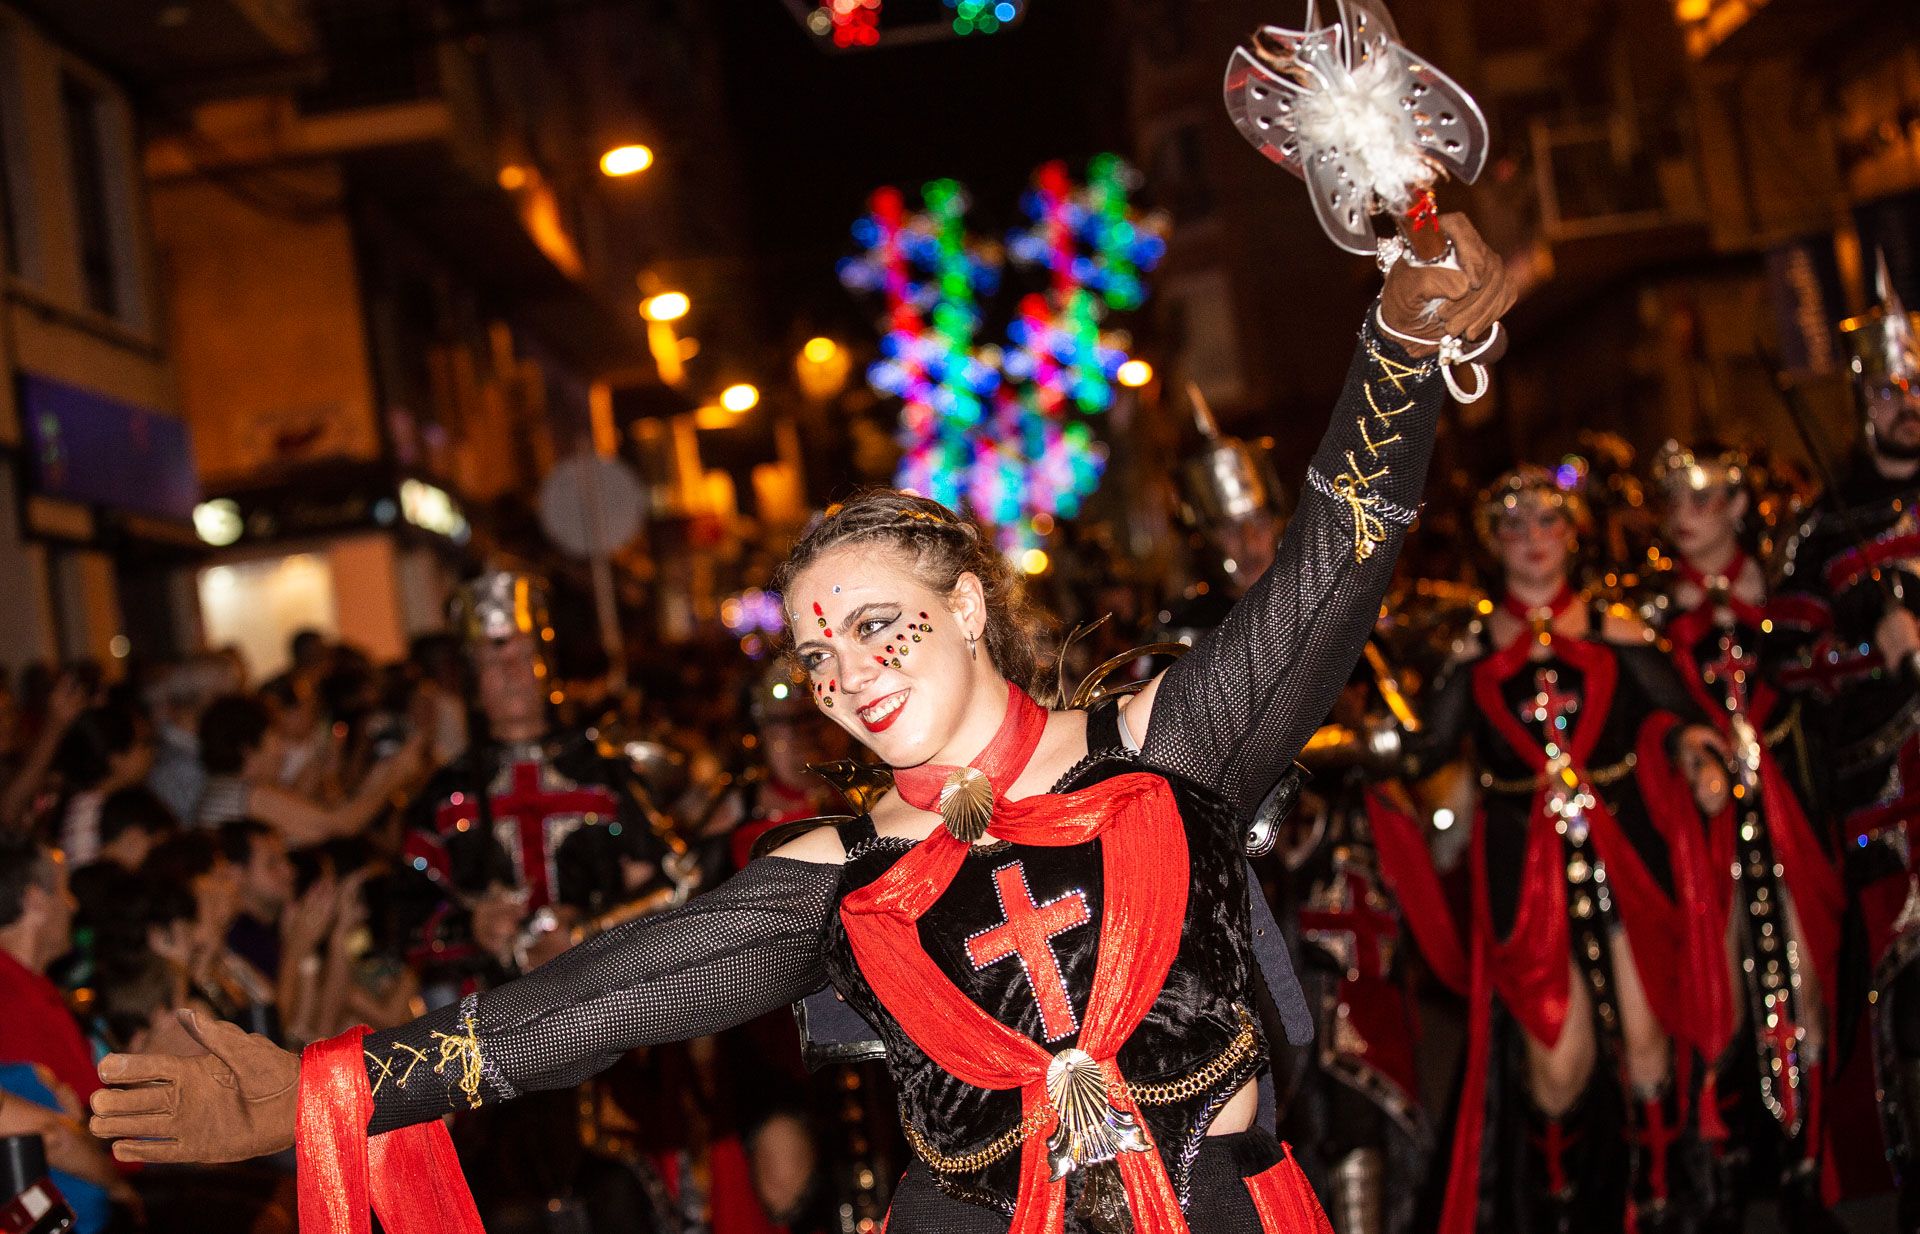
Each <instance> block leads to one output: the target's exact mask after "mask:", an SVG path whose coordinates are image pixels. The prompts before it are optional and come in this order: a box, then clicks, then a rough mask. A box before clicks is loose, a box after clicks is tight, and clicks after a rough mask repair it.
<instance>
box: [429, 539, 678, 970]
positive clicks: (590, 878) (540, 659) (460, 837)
mask: <svg viewBox="0 0 1920 1234" xmlns="http://www.w3.org/2000/svg"><path fill="white" fill-rule="evenodd" d="M452 616H453V622H454V626H455V628H456V630H457V631H458V633H459V634H460V636H461V638H462V640H463V642H464V643H465V645H466V648H467V653H468V659H469V663H470V666H471V670H472V679H473V684H474V695H475V699H476V702H477V707H478V712H479V715H480V718H481V720H482V721H483V724H482V725H481V727H480V731H479V734H478V740H476V741H475V743H474V744H473V745H472V746H471V747H470V748H469V749H468V750H467V751H466V752H465V753H463V754H462V755H460V756H459V757H458V758H456V759H455V760H454V761H453V762H451V763H449V764H448V765H447V766H445V767H443V768H441V770H440V771H439V772H438V773H436V774H435V775H434V776H433V777H432V779H431V780H429V781H428V783H427V785H426V787H425V788H424V789H423V790H422V791H421V792H420V794H419V795H418V796H417V797H416V798H415V799H414V801H413V804H412V805H411V806H410V807H409V811H408V821H409V824H410V828H409V833H408V837H407V842H406V856H407V859H408V861H409V863H410V864H411V865H412V867H413V868H414V870H415V871H417V872H418V873H419V874H421V875H423V876H424V877H425V879H426V880H427V881H428V882H429V883H430V884H431V885H432V887H433V888H434V893H433V894H432V895H431V896H430V897H429V899H430V900H432V901H433V907H432V909H431V911H430V913H429V914H428V915H427V918H426V920H425V922H424V924H423V926H422V928H421V929H420V931H419V943H418V946H417V948H416V952H415V954H414V956H413V957H411V958H413V959H414V960H416V961H417V962H419V963H421V964H422V966H423V967H424V968H426V970H427V971H428V972H429V973H431V974H437V975H440V976H442V977H443V978H445V979H448V980H451V981H452V982H454V983H455V984H457V985H461V986H465V987H468V988H471V986H472V985H473V984H474V983H475V982H476V981H484V980H486V979H488V978H487V974H488V973H489V971H490V970H496V971H498V972H505V973H510V972H512V971H514V970H516V969H519V968H522V967H525V966H526V965H527V964H528V963H530V962H537V961H538V960H539V959H543V958H546V957H548V956H551V955H552V954H555V953H556V952H557V951H558V950H561V949H564V947H565V946H566V942H567V940H568V938H569V937H570V936H571V933H572V931H573V930H574V929H575V928H577V927H581V926H584V925H585V924H587V923H588V922H589V921H591V920H593V919H595V918H599V917H603V916H604V915H606V914H608V913H610V912H613V911H615V910H617V909H621V908H623V907H624V906H627V905H630V904H632V903H633V902H634V901H636V900H639V899H641V898H642V897H643V896H645V895H647V894H648V893H651V892H656V891H658V890H659V888H660V884H661V874H662V863H663V862H664V861H665V859H666V858H667V857H668V856H669V845H668V844H667V843H666V841H665V839H664V838H663V837H665V836H666V835H668V834H669V833H668V832H667V830H666V828H665V826H664V824H663V823H662V821H661V820H660V819H659V818H658V816H657V814H656V812H655V811H654V810H653V808H652V806H651V804H650V803H649V801H648V799H647V796H646V793H645V790H644V788H643V787H642V786H641V784H640V781H639V780H638V778H637V776H636V775H635V773H634V771H633V768H632V766H631V764H630V763H628V762H627V761H626V760H624V759H618V758H611V757H607V756H606V755H604V754H603V753H602V752H601V751H600V749H599V748H598V746H597V745H596V744H595V743H594V741H593V740H591V739H590V738H588V737H587V735H586V734H585V733H580V732H570V731H561V730H558V729H556V727H555V726H554V723H553V720H552V712H551V710H550V708H551V705H552V695H553V693H554V689H555V687H554V679H553V673H552V666H551V663H550V659H549V657H550V650H551V648H552V645H553V641H554V630H553V626H552V624H551V622H550V621H549V618H548V610H547V596H546V589H545V585H544V584H543V583H542V582H541V581H540V580H539V579H537V578H534V577H532V576H529V575H524V574H514V573H509V572H505V571H497V572H493V573H488V574H484V575H482V576H480V577H479V578H477V579H475V580H473V581H472V582H469V583H467V584H466V585H464V586H463V587H462V588H461V589H460V592H459V594H458V595H457V596H456V597H455V600H454V603H453V606H452Z"/></svg>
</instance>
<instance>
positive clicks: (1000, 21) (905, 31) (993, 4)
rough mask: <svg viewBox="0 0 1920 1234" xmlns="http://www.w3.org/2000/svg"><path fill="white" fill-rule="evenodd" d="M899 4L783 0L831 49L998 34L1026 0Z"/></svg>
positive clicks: (1022, 9)
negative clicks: (891, 6)
mask: <svg viewBox="0 0 1920 1234" xmlns="http://www.w3.org/2000/svg"><path fill="white" fill-rule="evenodd" d="M944 3H945V8H944V12H943V10H942V6H941V5H935V4H931V3H921V4H901V5H897V6H895V8H894V10H893V11H892V12H888V11H887V10H886V7H885V3H884V0H786V5H787V8H788V9H789V10H790V11H791V12H792V13H793V15H794V16H795V17H796V18H798V19H799V21H800V22H801V24H802V25H804V26H805V27H806V28H807V31H808V33H810V34H812V35H813V36H814V37H815V38H816V39H818V40H819V41H820V42H822V43H830V44H832V46H833V48H834V50H836V51H865V50H868V49H870V48H875V47H880V46H882V45H893V44H898V45H905V44H909V43H925V42H929V41H932V40H936V39H953V38H966V37H969V36H972V35H981V34H999V33H1001V32H1003V31H1005V30H1008V29H1011V28H1012V27H1013V26H1015V25H1016V24H1018V23H1019V22H1020V21H1021V20H1022V19H1023V18H1025V17H1026V13H1027V0H944Z"/></svg>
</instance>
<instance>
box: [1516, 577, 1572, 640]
mask: <svg viewBox="0 0 1920 1234" xmlns="http://www.w3.org/2000/svg"><path fill="white" fill-rule="evenodd" d="M1579 598H1580V597H1579V594H1578V593H1576V592H1575V591H1574V589H1573V584H1571V583H1568V582H1566V581H1565V580H1562V581H1561V583H1560V590H1559V591H1556V592H1555V593H1554V594H1553V599H1551V600H1548V601H1547V602H1546V603H1545V604H1525V603H1522V602H1521V601H1520V600H1518V599H1516V598H1515V597H1514V594H1513V593H1512V592H1508V593H1507V594H1506V595H1505V596H1503V597H1501V600H1500V607H1501V608H1504V609H1506V610H1507V612H1508V613H1510V614H1511V615H1512V616H1513V617H1515V618H1516V619H1518V620H1519V621H1520V622H1521V623H1522V624H1524V625H1525V626H1526V627H1527V628H1528V629H1529V630H1531V629H1533V628H1534V627H1535V626H1545V627H1547V628H1548V629H1551V628H1552V627H1553V623H1554V622H1555V621H1557V620H1559V617H1560V614H1562V613H1564V612H1566V611H1567V610H1568V609H1570V608H1572V607H1573V602H1574V601H1575V600H1577V599H1579ZM1541 614H1545V616H1544V617H1543V616H1541Z"/></svg>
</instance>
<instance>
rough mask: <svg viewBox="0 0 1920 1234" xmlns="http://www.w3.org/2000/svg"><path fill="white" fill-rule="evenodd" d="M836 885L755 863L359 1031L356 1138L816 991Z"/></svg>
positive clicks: (548, 1083) (509, 1093)
mask: <svg viewBox="0 0 1920 1234" xmlns="http://www.w3.org/2000/svg"><path fill="white" fill-rule="evenodd" d="M839 883H840V867H839V866H836V865H823V864H817V863H813V862H806V861H792V860H789V859H787V858H784V857H762V858H760V859H759V860H757V861H754V862H752V863H751V864H749V865H748V866H747V868H746V869H744V870H742V871H741V872H740V873H739V874H737V875H735V876H734V877H733V878H731V879H729V880H727V882H725V883H723V884H722V885H721V886H719V887H717V888H715V889H714V890H713V891H711V892H709V893H707V894H706V895H703V896H700V897H698V898H696V899H694V900H693V901H691V902H689V903H688V904H686V905H684V906H683V907H681V908H679V909H676V910H674V911H673V912H671V913H666V914H662V915H661V916H658V917H649V918H646V919H644V920H641V921H634V922H630V923H628V924H626V925H624V926H621V927H619V928H617V929H614V930H610V931H608V932H607V933H605V934H602V935H600V936H599V937H598V938H594V939H591V940H589V941H587V942H585V943H582V944H580V945H579V946H578V947H575V948H573V949H572V950H571V951H568V952H566V953H565V954H564V955H561V956H560V957H559V958H557V959H555V960H552V961H550V962H549V963H547V964H544V965H542V966H541V967H540V968H537V969H535V970H534V971H533V972H531V973H529V974H527V975H526V976H524V977H522V978H520V979H519V980H518V981H512V982H509V983H507V984H506V985H503V986H500V987H499V988H497V989H494V990H490V991H488V992H487V993H485V994H480V995H470V996H468V997H467V998H465V999H463V1000H461V1001H460V1002H459V1003H457V1004H454V1005H452V1006H448V1007H443V1008H441V1009H440V1010H438V1011H435V1012H432V1013H430V1014H428V1015H425V1016H422V1017H421V1018H420V1019H418V1020H415V1021H413V1022H412V1023H411V1024H404V1025H402V1026H400V1027H399V1028H394V1029H387V1030H383V1031H381V1032H376V1033H369V1034H368V1035H367V1039H366V1063H367V1078H368V1082H369V1083H370V1084H371V1086H372V1088H373V1119H372V1121H371V1122H370V1123H369V1124H368V1127H367V1130H368V1133H369V1134H375V1133H378V1132H382V1131H391V1130H393V1129H394V1128H396V1127H404V1126H407V1125H408V1124H410V1123H418V1122H425V1121H426V1120H428V1119H431V1118H438V1117H439V1116H441V1115H443V1114H446V1113H448V1112H449V1111H451V1110H461V1109H467V1108H470V1107H473V1106H478V1105H482V1104H486V1103H488V1102H493V1101H502V1100H506V1099H509V1098H512V1097H515V1096H518V1095H519V1094H520V1093H523V1092H528V1091H534V1090H539V1089H549V1088H564V1087H566V1086H568V1085H570V1084H577V1083H579V1082H580V1081H581V1080H584V1079H586V1078H587V1077H588V1076H591V1075H594V1074H595V1073H597V1072H600V1071H603V1070H605V1069H606V1068H607V1067H610V1066H612V1065H613V1063H614V1060H616V1059H617V1058H619V1056H620V1055H621V1054H622V1053H624V1052H625V1051H627V1050H630V1049H632V1048H633V1047H635V1046H640V1045H650V1044H654V1043H657V1042H662V1041H678V1040H683V1039H685V1038H689V1037H699V1036H704V1035H705V1034H707V1033H713V1032H718V1031H719V1030H721V1029H723V1028H729V1027H731V1026H733V1025H736V1024H740V1023H744V1022H745V1021H747V1020H750V1019H752V1018H753V1017H754V1016H757V1015H761V1014H764V1013H765V1012H768V1011H771V1010H774V1009H775V1008H778V1007H782V1006H785V1005H786V1004H788V1003H791V1002H793V1001H794V1000H795V999H797V998H800V997H802V996H804V995H807V994H810V993H812V992H813V991H814V990H817V989H819V988H820V987H821V985H823V984H824V983H825V982H826V971H825V969H824V968H823V967H822V964H821V958H820V953H821V946H822V937H823V933H824V931H825V927H826V921H827V914H828V913H829V912H830V911H831V910H832V907H833V905H834V902H835V899H836V896H837V892H838V888H839Z"/></svg>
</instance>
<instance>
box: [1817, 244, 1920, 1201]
mask: <svg viewBox="0 0 1920 1234" xmlns="http://www.w3.org/2000/svg"><path fill="white" fill-rule="evenodd" d="M1879 283H1880V286H1879V292H1880V299H1881V306H1880V307H1879V308H1877V309H1875V310H1874V311H1872V312H1870V313H1868V314H1866V315H1865V316H1862V317H1856V318H1852V319H1850V320H1848V321H1845V322H1842V323H1841V325H1840V332H1841V335H1842V337H1843V339H1844V340H1845V343H1846V346H1847V351H1848V354H1849V357H1850V368H1851V370H1852V373H1853V389H1854V393H1855V395H1856V397H1857V399H1858V404H1859V409H1860V412H1861V415H1862V433H1861V440H1860V444H1859V446H1858V447H1857V449H1856V450H1855V451H1854V454H1853V457H1852V460H1851V461H1850V463H1849V464H1848V466H1847V467H1846V469H1845V470H1844V472H1843V473H1842V475H1841V476H1840V478H1839V479H1838V480H1837V481H1836V482H1835V484H1834V486H1833V487H1832V488H1831V490H1830V491H1828V492H1827V493H1825V494H1824V495H1823V496H1822V497H1821V499H1820V501H1819V502H1818V504H1817V505H1816V506H1815V507H1814V509H1813V510H1812V512H1811V513H1810V514H1809V515H1808V517H1807V519H1806V520H1805V522H1804V523H1803V524H1802V525H1801V527H1800V529H1799V531H1798V532H1797V533H1796V534H1795V535H1794V536H1793V538H1792V539H1791V540H1790V541H1789V543H1788V545H1787V550H1786V562H1785V567H1784V584H1783V589H1784V590H1785V591H1787V592H1788V593H1790V594H1791V595H1793V596H1794V597H1795V599H1796V603H1797V604H1798V605H1799V606H1800V607H1801V609H1802V610H1803V613H1804V616H1803V618H1802V621H1801V626H1802V630H1803V632H1804V633H1805V634H1806V635H1807V636H1808V647H1809V651H1808V653H1807V654H1806V656H1805V657H1804V658H1803V660H1802V662H1801V663H1800V664H1799V665H1797V666H1795V667H1794V668H1793V669H1792V670H1791V671H1790V672H1789V673H1788V674H1787V680H1789V681H1790V682H1791V683H1793V684H1795V685H1797V686H1798V687H1800V689H1801V691H1802V693H1803V696H1804V697H1805V699H1806V701H1807V704H1808V706H1809V707H1811V708H1812V709H1813V710H1814V711H1815V712H1816V713H1817V715H1818V717H1819V723H1820V727H1821V730H1822V735H1823V736H1824V738H1825V740H1826V742H1827V744H1828V752H1829V757H1828V759H1827V760H1826V764H1827V771H1828V776H1827V791H1828V793H1829V802H1830V805H1831V808H1832V810H1833V812H1834V813H1835V814H1836V815H1837V816H1838V817H1839V819H1840V822H1839V826H1840V831H1841V836H1840V840H1841V844H1842V847H1843V850H1844V851H1845V852H1846V854H1847V857H1848V862H1847V877H1848V881H1849V883H1851V884H1852V886H1853V889H1854V893H1855V895H1856V896H1857V897H1858V900H1859V904H1860V909H1861V915H1862V917H1863V918H1864V920H1865V925H1866V932H1867V945H1868V948H1869V955H1870V957H1871V962H1872V963H1873V965H1874V977H1873V981H1874V987H1875V994H1874V997H1873V1000H1872V1015H1873V1021H1874V1032H1873V1041H1874V1057H1875V1061H1876V1065H1877V1066H1878V1068H1879V1073H1880V1074H1879V1091H1880V1095H1881V1115H1882V1126H1883V1129H1884V1131H1885V1133H1886V1137H1887V1150H1888V1159H1889V1161H1890V1163H1891V1164H1892V1165H1893V1168H1894V1172H1895V1175H1896V1177H1897V1178H1898V1180H1899V1183H1900V1204H1901V1214H1902V1221H1903V1228H1906V1229H1914V1228H1920V1161H1916V1160H1915V1153H1916V1152H1920V1015H1916V1014H1915V1012H1914V1009H1915V1008H1916V1007H1917V1006H1920V965H1917V964H1914V963H1913V960H1914V959H1915V957H1916V956H1920V928H1915V927H1916V923H1917V922H1920V883H1916V881H1915V877H1914V860H1915V854H1916V852H1920V849H1916V846H1915V845H1914V843H1913V834H1912V833H1913V828H1914V824H1915V822H1916V821H1920V689H1916V672H1915V656H1916V654H1917V653H1920V619H1916V617H1915V613H1916V611H1920V315H1916V314H1909V313H1908V312H1907V311H1906V309H1905V308H1904V306H1903V305H1902V304H1901V302H1900V298H1899V296H1898V295H1897V294H1895V291H1894V288H1893V285H1892V281H1891V279H1889V278H1888V277H1887V271H1886V265H1885V262H1884V261H1883V262H1882V263H1881V265H1880V279H1879Z"/></svg>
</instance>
